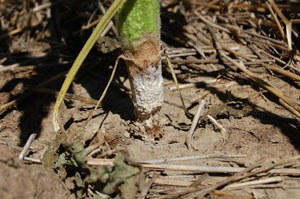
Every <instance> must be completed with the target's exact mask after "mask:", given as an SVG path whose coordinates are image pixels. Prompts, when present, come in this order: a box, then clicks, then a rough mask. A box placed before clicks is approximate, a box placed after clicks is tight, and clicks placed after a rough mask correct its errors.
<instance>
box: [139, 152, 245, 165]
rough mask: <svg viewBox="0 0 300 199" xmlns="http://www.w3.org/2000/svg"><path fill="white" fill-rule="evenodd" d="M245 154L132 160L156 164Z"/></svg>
mask: <svg viewBox="0 0 300 199" xmlns="http://www.w3.org/2000/svg"><path fill="white" fill-rule="evenodd" d="M245 157H246V156H245V155H226V154H212V155H196V156H183V157H178V158H166V159H157V160H140V161H134V162H136V163H145V164H157V163H165V162H173V161H185V160H196V159H211V158H245Z"/></svg>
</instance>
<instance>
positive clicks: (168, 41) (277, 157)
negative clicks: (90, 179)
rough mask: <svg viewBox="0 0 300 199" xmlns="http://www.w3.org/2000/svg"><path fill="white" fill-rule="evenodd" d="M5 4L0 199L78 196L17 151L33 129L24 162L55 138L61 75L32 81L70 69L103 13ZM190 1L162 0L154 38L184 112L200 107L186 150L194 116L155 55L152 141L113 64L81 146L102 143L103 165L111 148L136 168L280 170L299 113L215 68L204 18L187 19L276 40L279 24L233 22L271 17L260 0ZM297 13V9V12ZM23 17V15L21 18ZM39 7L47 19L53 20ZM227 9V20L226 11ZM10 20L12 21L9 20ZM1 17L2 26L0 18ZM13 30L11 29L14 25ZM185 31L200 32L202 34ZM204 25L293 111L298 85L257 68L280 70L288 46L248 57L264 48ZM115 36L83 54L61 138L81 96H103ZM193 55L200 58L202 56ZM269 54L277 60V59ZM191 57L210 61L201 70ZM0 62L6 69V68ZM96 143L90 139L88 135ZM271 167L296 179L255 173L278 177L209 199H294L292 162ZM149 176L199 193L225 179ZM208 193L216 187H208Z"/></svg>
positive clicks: (294, 144)
mask: <svg viewBox="0 0 300 199" xmlns="http://www.w3.org/2000/svg"><path fill="white" fill-rule="evenodd" d="M3 2H6V1H1V2H0V12H2V14H1V15H2V18H0V19H1V21H2V25H1V26H0V43H1V46H0V105H5V104H6V103H8V102H11V101H12V100H16V99H18V101H17V102H16V103H15V104H14V105H13V106H10V107H9V108H7V109H2V110H4V111H2V112H1V115H0V151H1V155H0V198H3V199H4V198H45V199H47V198H49V199H50V198H76V194H75V192H74V185H73V184H72V181H71V180H62V179H61V178H60V177H59V175H58V173H57V171H56V170H53V169H46V168H44V166H43V165H41V164H37V163H33V162H30V161H21V160H19V159H18V155H19V153H20V151H21V150H22V147H23V146H24V145H25V143H26V141H27V139H28V138H29V136H30V135H31V134H32V133H36V134H37V137H36V139H35V140H34V142H33V143H32V145H31V147H30V152H29V154H28V155H27V157H31V158H35V159H42V156H43V154H44V153H45V151H46V150H47V148H49V146H51V144H52V143H53V141H54V140H55V133H54V130H53V124H52V113H53V108H54V103H55V95H54V94H53V92H54V91H59V89H60V86H61V84H62V81H63V79H64V77H63V76H62V77H60V78H57V79H56V80H54V81H52V82H50V83H49V84H47V85H43V86H42V87H37V86H38V85H39V84H40V83H41V82H43V81H45V80H48V79H50V78H51V77H54V76H55V75H57V74H62V73H64V72H65V71H67V70H68V69H69V67H70V66H71V64H72V62H73V60H74V59H75V58H76V56H77V54H78V52H79V50H80V48H81V47H82V45H83V44H84V41H86V39H87V38H88V36H89V34H90V33H91V31H92V27H88V28H84V26H85V25H86V24H90V22H92V21H94V20H96V19H98V18H99V16H101V15H102V14H101V11H100V10H99V9H98V10H95V9H96V7H97V5H98V2H97V1H86V2H81V1H76V0H74V1H68V2H66V3H64V4H63V3H62V2H63V1H60V0H56V1H48V0H43V1H42V0H41V1H36V0H32V1H26V2H27V3H24V2H25V1H21V0H20V1H18V0H15V1H11V2H10V3H7V2H6V4H5V3H3ZM64 2H65V1H64ZM190 2H191V1H184V2H177V1H167V0H165V1H162V2H161V5H162V10H161V15H162V41H163V45H164V46H165V47H166V48H167V50H168V52H169V53H170V57H172V63H174V67H175V73H176V74H177V77H178V79H179V82H180V85H187V84H189V86H188V87H187V88H182V89H181V92H182V95H183V98H184V101H185V103H186V105H187V107H188V108H189V111H190V113H192V114H195V113H196V111H197V108H198V106H199V103H200V101H201V100H202V99H204V100H205V101H206V106H205V109H204V111H203V114H202V115H203V116H201V117H200V120H199V123H198V126H197V128H196V130H195V132H194V136H193V138H192V142H193V146H195V149H196V150H195V149H188V148H187V147H186V145H185V138H186V135H187V133H188V130H189V128H190V126H191V123H192V120H191V119H189V118H188V117H187V116H186V115H185V112H184V110H183V108H182V104H181V101H180V97H179V94H178V91H177V90H176V89H174V87H175V84H174V83H173V80H172V76H171V73H170V70H169V69H168V66H167V64H166V62H165V60H163V76H164V99H165V101H164V102H165V103H164V105H163V107H162V109H161V111H160V113H159V120H157V126H158V127H157V128H155V129H153V131H152V133H150V134H149V133H148V134H147V133H143V132H141V131H140V129H139V126H138V125H136V123H135V121H134V115H133V105H132V103H131V100H130V94H131V92H130V86H129V82H128V79H127V75H126V69H125V65H124V63H123V62H122V63H120V66H119V68H118V71H117V75H116V77H115V79H114V81H113V84H112V85H111V87H110V89H109V91H108V93H107V95H106V96H105V99H104V101H103V103H102V106H101V107H100V108H99V109H98V110H96V111H95V113H94V117H93V118H92V120H91V121H90V122H89V123H88V125H87V127H86V128H85V129H84V135H85V137H86V139H93V141H92V143H97V142H100V141H101V143H103V144H101V146H99V149H100V152H101V153H102V156H101V153H98V156H97V155H96V156H95V157H100V156H101V157H107V158H108V159H109V158H110V157H111V155H103V154H105V153H107V154H109V153H110V152H111V153H112V154H114V153H115V151H118V150H121V149H125V150H127V151H128V153H129V157H130V159H131V160H132V161H136V162H142V161H145V160H156V159H167V158H174V157H185V156H198V155H217V154H222V155H224V157H218V158H214V157H208V158H203V159H195V160H186V161H175V162H171V163H170V164H176V165H190V166H207V167H226V168H227V167H232V168H248V167H250V166H252V165H254V164H257V163H258V162H268V163H270V162H271V163H278V162H279V161H281V160H284V159H287V158H289V157H293V156H296V155H299V150H300V134H299V127H300V126H299V118H298V117H297V116H296V115H295V114H293V113H291V112H290V111H289V110H287V108H286V107H285V106H283V105H282V104H281V103H280V99H279V98H278V97H276V96H275V95H274V94H272V93H271V92H269V91H268V90H267V89H264V88H262V87H261V86H259V84H257V83H256V82H255V81H254V80H252V79H251V78H249V76H247V75H246V74H245V73H243V72H239V71H238V70H234V67H231V65H230V64H228V63H224V60H221V58H219V57H218V56H217V52H216V51H215V49H216V48H215V47H214V45H213V40H212V38H211V36H210V35H209V34H210V33H209V30H208V29H206V28H205V26H206V25H205V23H204V22H203V21H201V20H199V18H198V17H199V16H197V15H195V14H193V13H195V12H196V11H197V12H199V13H203V14H206V15H207V16H209V17H211V18H213V17H214V16H215V15H216V16H220V17H219V18H218V19H217V20H216V21H217V22H216V23H218V24H222V22H223V21H222V20H225V18H228V19H229V20H228V21H226V22H227V23H232V24H234V25H237V26H239V27H240V28H242V29H244V30H255V31H256V33H257V34H263V33H268V34H265V35H264V36H265V37H269V38H272V39H274V40H278V41H282V42H283V40H282V39H281V38H280V34H279V32H278V29H277V28H276V27H274V26H271V25H270V26H268V25H265V26H263V25H262V26H260V25H259V24H255V23H256V22H255V20H252V21H251V20H248V19H247V20H246V19H244V20H245V21H243V22H240V21H239V18H238V16H242V15H247V16H248V15H249V16H250V15H251V13H252V14H255V16H256V18H261V19H262V20H265V21H272V19H273V18H272V17H271V15H270V14H269V12H268V11H267V8H266V7H264V6H261V5H265V4H263V3H262V2H260V1H253V2H252V3H251V2H250V1H236V2H235V3H232V4H231V5H229V3H228V2H229V1H215V2H216V3H214V4H212V5H215V6H212V5H211V6H208V5H209V1H199V2H198V3H194V4H193V3H190ZM276 2H277V1H276ZM278 2H279V1H278ZM278 2H277V3H278ZM287 2H288V3H287ZM50 3H51V4H50ZM102 3H103V5H104V7H105V8H108V6H109V5H110V4H111V2H110V1H104V2H102ZM279 3H280V4H279V5H291V4H290V2H289V1H283V2H282V1H280V2H279ZM4 4H5V5H4ZM25 4H26V5H25ZM45 4H47V5H48V4H49V6H48V7H47V8H46V9H45V10H43V9H41V10H40V11H35V12H33V13H34V14H33V16H34V17H32V16H31V18H26V17H28V16H27V15H26V14H24V11H25V13H27V12H29V11H30V10H32V9H33V8H36V7H38V6H39V5H45ZM238 4H243V5H249V4H251V5H252V4H253V5H260V6H258V8H259V9H262V10H261V11H257V10H256V11H255V10H251V9H250V8H249V9H246V8H244V7H240V8H238V7H234V5H238ZM93 6H94V7H93ZM220 6H224V7H227V6H232V7H233V8H232V9H233V10H231V11H228V10H230V9H229V7H228V9H225V8H224V10H222V9H220V8H219V7H220ZM282 7H284V6H282ZM282 7H280V8H282ZM235 8H236V9H235ZM247 8H248V7H247ZM295 9H296V10H297V9H298V8H297V7H295ZM299 9H300V8H299ZM22 10H23V14H20V13H21V12H22ZM298 11H299V10H298ZM47 12H51V17H49V16H48V14H49V13H48V14H47ZM93 13H94V14H93ZM228 13H229V14H228ZM230 13H233V14H232V15H230ZM226 14H228V15H226ZM239 14H240V15H239ZM285 14H286V13H285ZM14 16H15V17H16V16H18V17H16V18H15V19H12V17H14ZM72 16H73V17H72ZM74 16H75V17H74ZM234 16H236V17H237V18H236V19H235V20H233V19H232V18H231V17H234ZM22 17H23V18H24V19H22ZM241 18H242V17H241ZM245 18H246V17H245ZM8 19H10V20H11V21H9V22H5V23H4V22H3V21H5V20H8ZM26 20H27V22H28V21H29V22H30V23H31V25H30V26H27V25H26V23H25V22H24V21H26ZM250 21H251V22H250ZM35 23H37V25H36V26H34V25H33V24H35ZM273 23H274V24H275V22H273ZM13 24H18V25H15V26H13ZM282 24H283V23H282ZM297 25H298V24H296V25H295V26H294V28H295V32H298V31H299V29H297V28H298V26H297ZM283 26H284V25H283ZM195 27H199V29H201V28H202V29H203V30H205V31H203V32H200V31H199V29H197V28H195ZM222 27H225V26H222ZM213 28H214V31H215V34H216V36H217V37H218V39H219V40H220V42H221V43H222V45H224V46H227V47H232V48H233V49H234V47H239V49H238V50H236V51H237V52H238V53H241V54H243V55H244V56H242V55H241V56H240V57H238V58H239V59H240V60H242V61H244V62H245V63H246V66H247V68H248V69H249V70H250V71H252V72H253V73H254V74H255V76H256V77H258V78H260V79H262V80H265V81H267V82H268V83H270V84H271V85H273V86H274V87H276V88H278V89H279V90H281V91H282V92H283V94H284V95H286V96H288V97H289V98H290V99H292V101H293V102H295V103H296V104H297V106H298V104H299V102H300V100H299V99H300V96H299V88H300V87H299V84H298V83H299V79H298V81H296V80H295V79H291V78H289V77H287V76H284V75H282V74H278V73H275V72H274V71H273V72H272V70H270V69H268V68H265V67H263V66H262V64H264V63H267V64H273V65H276V66H278V67H283V66H284V65H285V64H287V63H288V62H289V61H291V60H289V56H286V51H285V49H286V48H287V41H284V43H283V44H282V47H280V45H279V44H277V43H275V44H274V43H273V44H274V45H271V44H270V46H268V47H265V48H263V50H261V51H265V52H269V54H270V55H272V56H273V57H270V56H266V54H262V57H259V56H258V55H257V54H255V53H254V52H251V48H250V47H249V46H251V45H252V44H253V46H254V47H256V49H261V48H262V46H260V45H259V44H258V43H259V42H257V41H256V43H255V38H256V37H255V36H253V35H252V36H253V38H252V39H253V40H251V38H250V40H247V39H245V40H243V41H242V38H237V37H236V36H234V35H233V34H230V33H226V32H225V33H224V32H222V31H220V30H219V29H218V28H215V27H213ZM260 28H261V29H260ZM16 29H19V32H18V33H14V34H11V35H7V34H8V33H10V32H11V31H13V30H16ZM190 29H192V30H190ZM273 32H275V33H273ZM203 33H206V34H207V35H209V36H206V37H204V39H203V40H205V39H206V40H208V39H211V43H210V44H209V45H208V44H205V41H201V40H200V39H201V37H200V36H199V35H201V34H203ZM1 35H4V36H1ZM116 38H117V37H116V35H115V34H114V32H113V31H112V30H110V31H109V32H108V33H107V35H106V37H105V39H104V40H102V41H99V42H98V43H97V47H95V48H94V49H93V50H92V52H91V53H90V55H89V56H88V58H87V60H86V61H85V62H84V66H83V67H82V69H81V70H80V71H79V72H78V75H77V76H76V79H75V81H74V82H73V83H72V86H71V89H70V90H69V91H68V93H70V94H73V98H70V97H67V98H66V99H65V101H64V104H63V106H62V108H61V119H62V124H63V125H64V128H65V129H66V130H67V132H79V131H82V125H83V124H84V122H85V121H86V119H87V117H88V114H89V113H90V111H91V110H92V109H93V107H94V104H93V103H89V102H87V101H86V99H91V100H92V99H94V100H97V99H98V98H99V97H100V95H101V93H102V92H103V89H104V87H105V85H106V83H107V81H108V78H109V76H110V74H111V71H112V65H113V64H114V61H115V59H116V57H117V56H118V55H119V54H120V49H119V46H118V43H117V42H116V41H117V40H116ZM195 38H196V39H195ZM199 38H200V39H199ZM248 39H249V38H248ZM196 41H198V43H197V42H196ZM245 41H248V42H249V41H250V44H249V43H247V44H245ZM252 41H253V43H251V42H252ZM271 42H272V41H271ZM297 42H299V41H298V39H297V38H295V37H294V36H293V48H295V52H294V55H295V56H294V58H292V62H291V65H292V67H287V70H288V71H291V72H293V73H294V74H296V75H297V74H299V71H300V67H299V65H300V64H299V63H300V62H299V61H300V59H299V58H300V53H299V50H298V49H297V45H298V43H297ZM243 44H245V45H243ZM265 45H269V44H265ZM274 46H275V47H274ZM298 46H299V45H298ZM275 48H276V49H275ZM199 49H202V50H199ZM249 49H250V50H249ZM267 50H269V51H267ZM261 51H260V52H261ZM278 51H280V52H278ZM271 52H273V54H272V53H271ZM276 52H277V54H276ZM201 53H204V54H205V55H206V58H205V59H204V58H203V56H202V55H201ZM279 54H280V55H279ZM245 56H246V58H245ZM247 56H248V57H247ZM233 57H234V56H233ZM235 58H236V57H235ZM214 59H216V60H217V61H214ZM251 59H252V62H254V64H252V62H251ZM277 59H280V60H283V61H282V62H284V63H281V62H280V60H277ZM200 60H206V61H207V60H208V61H207V63H205V62H203V63H201V61H200ZM211 60H212V61H211ZM253 60H254V61H253ZM259 61H260V62H259ZM250 62H251V63H250ZM247 63H249V64H247ZM14 64H17V65H14ZM228 65H229V67H228ZM5 67H11V68H10V69H5ZM46 88H47V89H46ZM24 95H25V97H24ZM22 96H23V97H22ZM74 96H75V97H74ZM76 96H82V97H85V99H79V98H78V97H76ZM20 97H21V98H20ZM74 98H75V99H74ZM93 102H94V101H93ZM207 114H209V115H211V116H212V117H213V118H215V119H216V120H217V122H218V123H219V124H221V125H222V127H223V128H224V129H225V130H223V131H222V130H220V128H218V127H217V126H216V125H215V124H213V123H212V122H211V121H210V120H209V119H208V118H207V116H206V115H207ZM95 136H96V137H97V139H94V137H95ZM99 140H100V141H99ZM226 155H227V156H229V155H239V157H236V158H235V157H225V156H226ZM279 168H283V169H284V168H291V169H294V170H298V174H282V173H279V174H272V173H269V174H264V175H263V174H262V175H261V176H258V177H257V176H256V177H253V178H251V179H250V180H255V179H259V177H262V176H263V178H271V177H276V176H280V177H282V179H281V180H279V181H278V182H271V183H269V184H262V185H261V186H256V187H255V186H254V187H250V186H244V187H242V188H239V189H228V190H227V189H225V190H222V191H223V192H222V193H219V194H218V192H214V194H211V195H210V196H207V197H208V198H257V199H263V198H266V199H267V198H272V199H277V198H278V199H281V198H300V178H299V176H300V174H299V170H300V162H299V160H298V161H296V162H291V163H288V164H284V165H281V167H279ZM147 172H148V173H147V174H148V175H149V176H152V175H153V173H157V172H156V171H155V170H154V169H153V170H151V169H150V170H147ZM158 173H159V177H158V178H160V179H161V180H167V179H169V181H173V182H174V183H175V182H195V181H196V182H197V183H198V185H201V186H204V187H207V186H210V185H214V184H216V183H218V182H220V181H222V180H224V179H227V178H228V177H229V176H231V174H228V173H221V174H218V173H214V172H212V173H210V172H208V173H206V172H193V171H176V170H175V171H173V170H168V169H165V170H159V172H158ZM186 187H189V186H183V185H182V186H178V187H177V186H175V185H167V184H164V183H159V181H158V180H157V182H156V183H154V184H153V185H152V187H151V188H150V189H149V191H148V194H147V196H146V198H163V197H162V196H166V195H168V194H162V193H163V192H164V191H166V192H168V190H177V191H180V190H184V189H185V188H186ZM216 190H221V189H218V188H216ZM191 192H192V191H191ZM226 194H227V195H226ZM178 197H179V196H178ZM182 197H183V198H184V196H182ZM173 198H177V197H175V196H174V197H173Z"/></svg>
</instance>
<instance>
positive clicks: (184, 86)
mask: <svg viewBox="0 0 300 199" xmlns="http://www.w3.org/2000/svg"><path fill="white" fill-rule="evenodd" d="M216 82H217V79H211V80H207V81H202V82H195V83H189V84H182V85H179V86H178V88H179V89H183V88H191V87H196V86H197V85H199V84H204V85H205V84H213V83H216ZM169 89H170V91H174V90H176V89H177V87H176V86H172V87H170V88H169Z"/></svg>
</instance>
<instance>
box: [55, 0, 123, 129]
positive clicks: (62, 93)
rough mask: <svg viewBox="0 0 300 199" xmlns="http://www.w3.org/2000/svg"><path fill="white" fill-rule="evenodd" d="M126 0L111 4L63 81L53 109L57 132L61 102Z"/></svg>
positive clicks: (117, 0) (116, 0)
mask: <svg viewBox="0 0 300 199" xmlns="http://www.w3.org/2000/svg"><path fill="white" fill-rule="evenodd" d="M125 1H126V0H115V1H114V3H113V4H112V5H111V6H110V8H109V9H108V10H107V12H106V13H105V15H104V16H103V17H102V18H101V20H100V21H99V23H98V25H97V26H96V28H95V29H94V31H93V33H92V34H91V36H90V37H89V39H88V40H87V42H86V43H85V44H84V46H83V48H82V49H81V51H80V53H79V55H78V56H77V58H76V59H75V62H74V64H73V65H72V68H71V69H70V71H69V73H68V75H67V77H66V79H65V81H64V83H63V85H62V87H61V89H60V91H59V94H58V97H57V99H56V103H55V107H54V111H53V125H54V130H55V132H58V131H59V129H60V125H59V107H60V105H61V103H62V102H63V100H64V97H65V95H66V93H67V91H68V89H69V87H70V85H71V83H72V81H73V79H74V77H75V75H76V74H77V72H78V70H79V68H80V66H81V64H82V63H83V61H84V60H85V58H86V57H87V55H88V54H89V52H90V50H91V49H92V47H93V46H94V44H95V43H96V41H97V39H98V38H99V37H100V35H101V33H102V32H103V30H104V28H105V27H106V26H107V24H108V23H109V21H110V20H111V19H112V17H113V16H114V15H115V14H116V12H117V11H118V9H119V8H120V7H121V6H122V4H123V3H124V2H125Z"/></svg>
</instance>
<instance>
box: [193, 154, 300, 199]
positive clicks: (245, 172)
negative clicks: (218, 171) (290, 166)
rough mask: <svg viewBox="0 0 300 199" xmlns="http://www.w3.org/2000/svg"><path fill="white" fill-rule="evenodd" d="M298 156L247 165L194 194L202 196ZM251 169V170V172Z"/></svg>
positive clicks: (299, 156)
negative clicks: (264, 163) (272, 162)
mask: <svg viewBox="0 0 300 199" xmlns="http://www.w3.org/2000/svg"><path fill="white" fill-rule="evenodd" d="M299 158H300V155H297V156H294V157H290V158H287V159H284V160H282V161H280V162H278V163H277V164H267V165H262V166H261V164H260V163H258V164H255V165H254V166H252V167H249V168H247V169H245V170H243V171H241V172H240V173H237V174H235V175H233V176H232V177H229V178H227V179H225V180H223V181H221V182H219V183H217V184H215V185H212V186H210V187H207V188H205V189H203V190H199V191H197V192H196V193H195V195H196V196H197V197H203V196H204V195H206V194H207V193H209V192H211V191H213V190H215V189H220V188H223V187H224V186H226V185H228V184H230V183H233V182H238V181H240V180H242V179H246V178H249V177H251V176H255V175H257V174H260V173H264V172H267V171H269V170H271V169H273V168H275V167H277V166H280V165H284V164H287V163H290V162H293V161H296V160H298V159H299ZM260 166H261V168H259V169H257V170H255V171H252V170H253V169H255V168H257V167H260ZM251 171H252V172H251Z"/></svg>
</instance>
